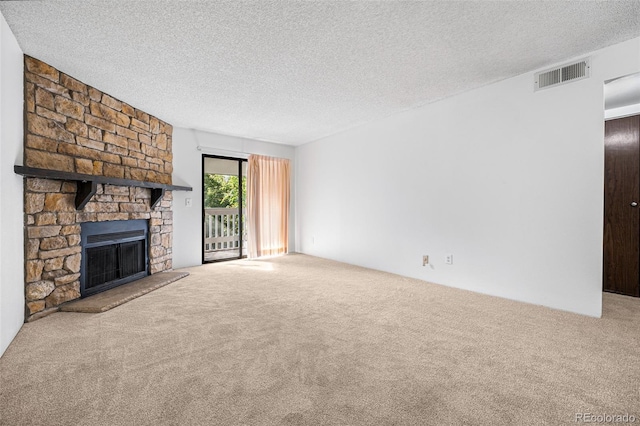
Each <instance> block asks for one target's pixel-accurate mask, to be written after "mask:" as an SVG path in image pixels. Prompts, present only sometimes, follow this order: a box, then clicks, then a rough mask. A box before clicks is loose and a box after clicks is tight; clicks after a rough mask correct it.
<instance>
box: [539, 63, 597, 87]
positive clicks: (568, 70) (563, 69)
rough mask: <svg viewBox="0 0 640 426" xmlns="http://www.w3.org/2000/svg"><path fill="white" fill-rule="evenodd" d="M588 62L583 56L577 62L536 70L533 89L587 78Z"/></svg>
mask: <svg viewBox="0 0 640 426" xmlns="http://www.w3.org/2000/svg"><path fill="white" fill-rule="evenodd" d="M590 63H591V61H590V59H589V58H585V59H580V60H579V61H577V62H572V63H570V64H565V65H562V66H559V67H556V68H552V69H549V70H546V71H540V72H537V73H536V74H535V76H534V79H535V83H534V90H540V89H546V88H548V87H555V86H559V85H561V84H565V83H570V82H572V81H578V80H582V79H583V78H588V77H589V69H590V68H591V67H590Z"/></svg>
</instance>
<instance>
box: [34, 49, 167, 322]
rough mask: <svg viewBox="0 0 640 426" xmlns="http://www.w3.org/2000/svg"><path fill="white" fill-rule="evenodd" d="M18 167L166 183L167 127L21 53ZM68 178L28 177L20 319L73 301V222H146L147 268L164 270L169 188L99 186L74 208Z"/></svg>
mask: <svg viewBox="0 0 640 426" xmlns="http://www.w3.org/2000/svg"><path fill="white" fill-rule="evenodd" d="M25 79H26V81H25V110H26V111H25V155H24V164H25V165H26V166H30V167H38V168H42V169H49V170H59V171H66V172H76V173H84V174H91V175H103V176H108V177H116V178H124V179H132V180H139V181H149V182H157V183H167V184H170V183H171V172H172V170H173V168H172V160H173V157H172V153H171V134H172V130H173V128H172V127H171V125H169V124H167V123H164V122H163V121H161V120H159V119H157V118H156V117H153V116H151V115H149V114H147V113H145V112H143V111H140V110H138V109H135V108H133V107H131V106H129V105H127V104H126V103H124V102H122V101H119V100H117V99H115V98H113V97H111V96H109V95H107V94H106V93H102V92H100V91H99V90H97V89H94V88H93V87H90V86H87V85H85V84H84V83H82V82H80V81H78V80H76V79H74V78H72V77H70V76H68V75H66V74H64V73H61V72H59V71H58V70H56V69H55V68H53V67H51V66H49V65H47V64H45V63H44V62H41V61H38V60H37V59H34V58H31V57H28V56H25ZM76 189H77V188H76V183H75V182H63V181H60V180H50V179H35V178H27V179H26V182H25V185H24V191H25V199H24V206H25V208H24V211H25V234H26V236H25V245H26V247H25V263H26V265H25V268H26V274H25V277H26V278H25V286H26V288H25V294H26V303H27V306H26V318H27V320H33V319H36V318H40V317H42V316H44V315H46V314H48V313H51V312H55V311H57V310H58V306H59V305H60V304H62V303H64V302H67V301H70V300H73V299H77V298H79V297H80V280H79V279H80V264H81V247H80V229H81V228H80V224H81V223H83V222H96V221H98V222H100V221H109V220H130V219H148V220H149V270H150V273H152V274H154V273H157V272H161V271H165V270H170V269H171V268H172V232H173V216H172V211H171V207H172V199H173V197H172V192H171V191H166V192H165V195H164V196H163V198H162V200H161V201H160V202H159V203H158V204H157V205H156V207H155V208H153V209H151V206H150V199H151V190H150V189H146V188H139V187H129V186H114V185H98V191H97V194H96V195H94V196H93V197H92V199H91V200H90V201H89V202H88V203H87V204H86V205H85V207H84V208H83V209H82V210H79V211H76V208H75V202H74V200H75V195H76Z"/></svg>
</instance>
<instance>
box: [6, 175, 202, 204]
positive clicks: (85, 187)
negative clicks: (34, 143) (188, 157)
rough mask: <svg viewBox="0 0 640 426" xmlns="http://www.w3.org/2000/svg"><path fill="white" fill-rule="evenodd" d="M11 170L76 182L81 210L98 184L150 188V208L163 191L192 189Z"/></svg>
mask: <svg viewBox="0 0 640 426" xmlns="http://www.w3.org/2000/svg"><path fill="white" fill-rule="evenodd" d="M13 171H14V172H16V173H17V174H19V175H22V176H25V177H32V178H42V179H53V180H66V181H72V182H76V183H77V184H78V191H77V192H76V209H77V210H82V208H84V206H85V204H87V203H88V202H89V200H91V197H93V196H94V195H95V193H96V191H97V189H98V184H107V185H118V186H135V187H138V188H150V189H151V208H154V207H155V206H156V204H158V202H159V201H160V200H161V199H162V196H163V195H164V192H165V191H192V190H193V188H191V187H190V186H180V185H166V184H163V183H156V182H142V181H139V180H132V179H120V178H112V177H107V176H94V175H85V174H82V173H72V172H61V171H57V170H47V169H38V168H36V167H26V166H13Z"/></svg>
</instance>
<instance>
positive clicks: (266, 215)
mask: <svg viewBox="0 0 640 426" xmlns="http://www.w3.org/2000/svg"><path fill="white" fill-rule="evenodd" d="M290 179H291V167H290V162H289V160H287V159H284V158H273V157H266V156H263V155H250V156H249V168H248V169H247V234H248V243H249V247H248V249H249V252H248V256H249V258H256V257H261V256H273V255H278V254H285V253H287V252H288V251H289V198H290V187H291V184H290Z"/></svg>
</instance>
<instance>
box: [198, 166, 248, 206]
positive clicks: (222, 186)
mask: <svg viewBox="0 0 640 426" xmlns="http://www.w3.org/2000/svg"><path fill="white" fill-rule="evenodd" d="M246 194H247V180H246V179H242V199H243V200H244V199H246ZM204 206H205V208H216V207H228V208H238V206H239V201H238V176H229V175H219V174H210V173H205V175H204Z"/></svg>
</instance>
